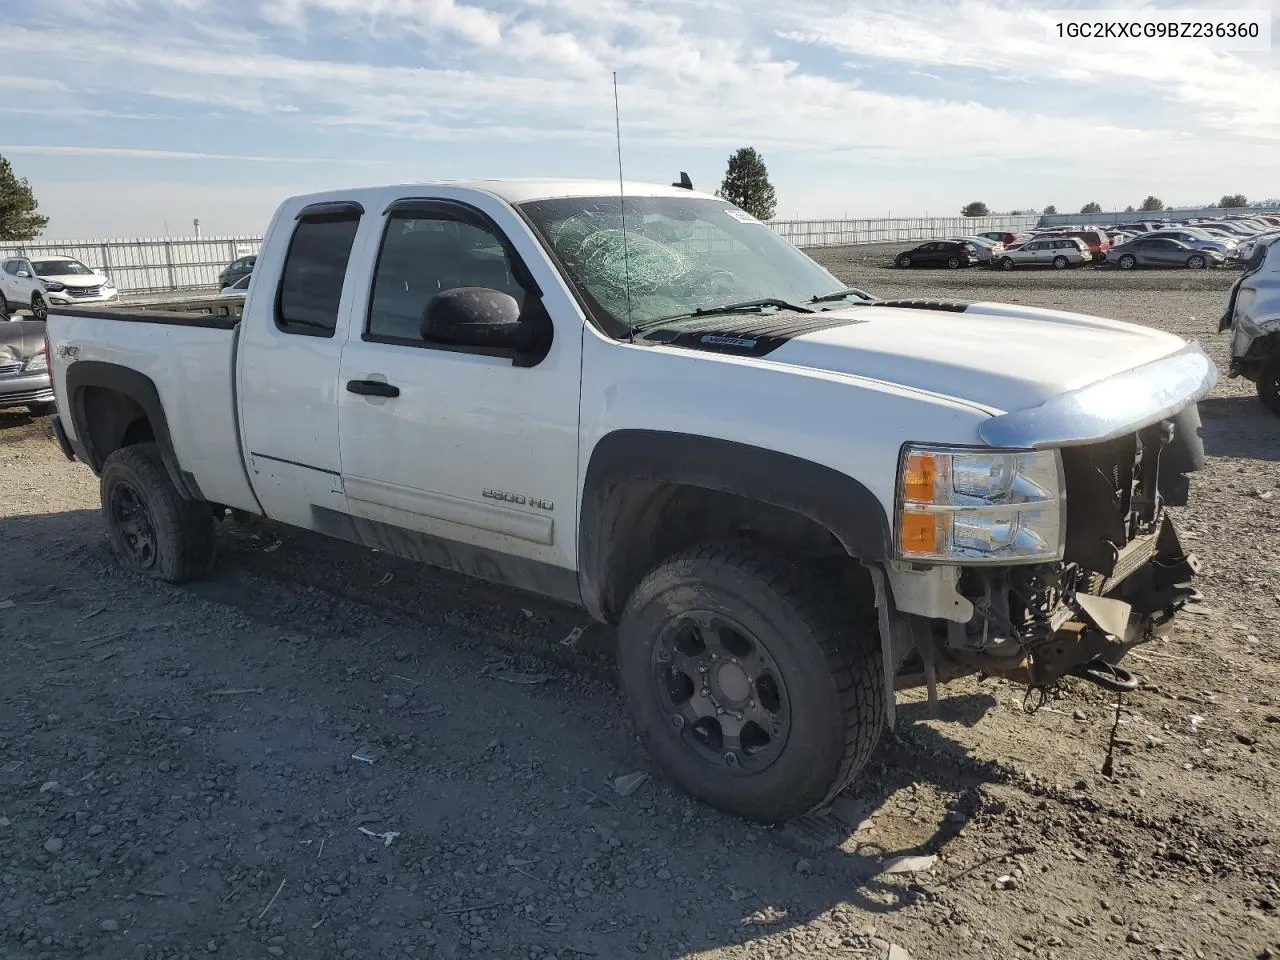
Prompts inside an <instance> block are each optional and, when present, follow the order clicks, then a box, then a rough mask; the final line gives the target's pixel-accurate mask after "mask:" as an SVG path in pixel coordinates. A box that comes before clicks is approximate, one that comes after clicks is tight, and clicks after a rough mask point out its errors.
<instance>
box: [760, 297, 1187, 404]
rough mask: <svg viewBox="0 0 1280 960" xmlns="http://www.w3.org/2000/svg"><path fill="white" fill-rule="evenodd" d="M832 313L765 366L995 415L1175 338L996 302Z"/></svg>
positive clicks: (1178, 342) (1115, 368) (1159, 351)
mask: <svg viewBox="0 0 1280 960" xmlns="http://www.w3.org/2000/svg"><path fill="white" fill-rule="evenodd" d="M897 304H898V305H896V306H888V305H869V306H863V307H854V308H850V309H848V310H840V311H832V313H831V315H830V316H831V319H833V320H834V319H837V318H845V317H847V318H848V319H849V320H850V321H852V322H851V323H847V324H844V325H840V326H831V327H827V328H826V329H822V330H818V331H815V332H811V333H805V334H802V335H800V336H797V337H795V338H793V339H790V340H788V341H787V342H786V343H784V344H783V345H782V346H781V347H779V348H777V349H776V350H773V351H771V352H770V353H769V354H768V359H769V360H772V361H775V362H778V363H785V364H794V365H795V366H799V367H809V368H813V369H818V370H829V371H833V372H837V373H845V374H852V375H854V376H859V377H869V378H872V379H875V380H882V381H886V382H888V383H895V384H901V385H903V386H907V387H914V388H916V389H920V390H927V391H930V392H932V393H938V394H944V395H946V396H949V397H954V398H956V399H958V400H963V401H967V402H969V403H972V404H977V405H980V406H982V407H985V408H987V409H988V410H990V411H991V412H993V413H1004V412H1008V411H1012V410H1022V409H1025V408H1028V407H1034V406H1038V405H1040V404H1042V403H1044V402H1045V401H1046V400H1048V399H1050V398H1051V397H1055V396H1057V395H1059V394H1061V393H1064V392H1066V391H1069V390H1074V389H1077V388H1079V387H1082V386H1085V385H1086V384H1090V383H1094V382H1095V381H1098V380H1103V379H1105V378H1107V377H1110V376H1114V375H1115V374H1117V373H1120V372H1122V371H1125V370H1129V369H1132V368H1133V367H1137V366H1140V365H1142V364H1145V363H1149V362H1150V361H1152V360H1158V359H1160V358H1161V357H1165V356H1168V355H1169V354H1172V353H1175V352H1177V351H1178V350H1180V349H1182V348H1183V347H1185V346H1186V341H1184V340H1183V339H1182V338H1180V337H1177V336H1174V335H1172V334H1168V333H1162V332H1160V331H1158V330H1152V329H1150V328H1147V327H1141V326H1137V325H1134V324H1129V323H1122V322H1120V321H1118V320H1107V319H1104V318H1102V317H1092V316H1088V315H1085V314H1078V313H1067V312H1064V311H1060V310H1042V309H1038V308H1035V307H1022V306H1013V305H1009V304H1001V303H950V302H943V303H939V302H933V303H930V302H926V301H897Z"/></svg>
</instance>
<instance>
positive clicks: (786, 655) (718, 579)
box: [618, 563, 844, 820]
mask: <svg viewBox="0 0 1280 960" xmlns="http://www.w3.org/2000/svg"><path fill="white" fill-rule="evenodd" d="M735 575H736V576H735ZM734 580H737V581H738V583H734V582H733V581H734ZM672 610H681V611H684V610H706V611H709V612H712V613H717V614H720V615H721V616H723V617H725V618H727V619H729V620H731V621H735V622H737V623H740V624H741V625H742V626H743V627H744V628H745V629H747V630H748V631H750V632H751V633H752V634H754V635H755V636H756V637H757V638H758V639H759V640H760V641H761V642H762V643H763V644H764V645H765V647H766V648H767V649H768V651H769V653H770V655H771V656H772V657H773V659H774V662H775V663H776V664H777V666H778V669H779V671H780V673H781V674H782V681H783V684H784V685H785V687H786V692H787V700H788V702H789V704H790V708H791V726H790V730H789V733H788V739H787V743H786V746H785V747H784V748H783V750H782V753H781V754H780V755H779V756H778V757H777V758H776V759H775V761H774V762H773V763H772V764H771V765H770V766H768V767H767V768H765V769H764V770H762V771H760V772H759V773H757V774H755V775H752V776H745V775H741V774H734V773H731V772H729V770H728V768H726V769H725V770H723V771H721V770H718V769H717V768H716V767H715V766H714V765H712V764H711V763H709V762H708V761H706V760H704V759H703V758H702V757H700V756H698V755H697V754H695V753H694V752H693V750H692V749H691V748H689V747H687V746H685V745H684V744H683V743H682V742H681V732H680V731H679V730H677V728H676V727H675V725H674V724H673V723H672V722H671V718H670V716H668V715H665V714H664V713H662V709H661V704H660V703H659V701H658V698H657V696H656V694H655V692H654V682H653V679H652V677H653V673H652V671H653V668H652V655H653V649H654V645H655V644H656V643H657V641H658V639H659V638H660V637H661V636H662V634H663V631H664V629H665V627H666V625H667V624H668V623H669V620H670V616H671V611H672ZM618 643H619V650H618V664H619V672H620V675H621V679H622V684H623V688H624V690H625V691H626V694H627V699H628V702H629V703H630V704H631V706H632V711H633V717H634V719H635V723H636V726H637V728H638V730H639V733H640V735H641V736H642V737H643V738H644V740H645V742H646V743H647V745H648V747H649V750H650V753H651V755H652V757H653V759H654V761H655V762H656V763H657V764H658V766H659V767H660V768H662V770H663V771H664V772H665V773H666V774H667V775H668V776H669V777H670V778H671V779H673V780H675V781H676V782H677V783H679V784H681V785H683V786H684V787H685V789H687V790H689V791H690V792H691V793H694V794H695V795H697V796H699V797H701V798H702V799H703V800H706V801H707V802H708V803H710V804H712V805H713V806H716V807H718V808H720V809H723V810H729V811H731V812H734V813H738V814H740V815H742V816H745V817H749V818H751V819H762V820H774V819H778V818H777V817H772V816H764V817H762V816H760V815H759V811H760V810H761V809H768V808H772V807H777V806H778V805H779V804H780V803H783V802H784V801H785V800H792V801H795V802H794V806H795V810H794V812H793V813H789V814H787V815H796V814H799V813H803V812H804V811H805V809H807V808H808V807H811V806H812V805H813V804H816V803H818V802H819V801H821V800H822V799H823V796H824V795H825V792H826V790H827V787H828V786H829V785H830V784H831V783H832V782H833V781H834V780H835V779H836V777H837V776H838V774H839V768H840V763H841V759H842V757H843V753H844V719H843V714H842V712H841V708H840V698H839V691H838V689H837V687H836V680H835V677H834V676H833V675H832V674H831V672H830V670H829V669H828V668H827V666H826V662H825V660H824V658H823V654H822V651H821V649H820V646H819V641H818V640H817V638H815V637H814V636H813V633H812V631H811V629H810V627H809V625H808V624H807V623H806V622H805V620H804V618H803V617H801V616H799V615H798V613H797V612H796V610H795V609H794V608H793V607H791V606H790V605H789V604H787V603H786V602H785V600H783V599H782V598H780V597H779V596H777V595H776V594H775V593H774V591H773V590H771V589H770V588H768V587H767V585H765V584H763V583H761V582H760V581H758V580H756V579H755V578H752V577H750V576H749V575H743V574H741V573H738V572H737V571H735V570H733V569H732V568H729V567H726V566H723V565H717V564H710V563H709V564H705V565H704V566H703V567H701V568H700V569H699V570H698V571H697V573H696V574H695V573H687V574H684V575H682V576H680V577H679V578H675V579H663V580H662V581H661V582H654V581H653V580H650V581H646V583H645V584H642V586H641V587H640V588H639V589H638V590H637V591H636V594H635V595H634V596H633V597H632V599H631V602H630V603H629V604H628V605H627V610H626V612H625V614H624V616H623V619H622V624H621V626H620V628H619V632H618Z"/></svg>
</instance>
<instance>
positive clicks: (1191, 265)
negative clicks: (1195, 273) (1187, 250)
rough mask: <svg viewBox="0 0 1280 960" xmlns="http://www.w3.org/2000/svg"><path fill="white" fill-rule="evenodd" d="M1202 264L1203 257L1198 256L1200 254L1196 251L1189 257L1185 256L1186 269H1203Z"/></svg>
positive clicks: (1203, 261)
mask: <svg viewBox="0 0 1280 960" xmlns="http://www.w3.org/2000/svg"><path fill="white" fill-rule="evenodd" d="M1204 264H1205V259H1204V257H1202V256H1200V254H1198V253H1197V254H1193V255H1192V256H1190V257H1187V269H1188V270H1203V269H1204Z"/></svg>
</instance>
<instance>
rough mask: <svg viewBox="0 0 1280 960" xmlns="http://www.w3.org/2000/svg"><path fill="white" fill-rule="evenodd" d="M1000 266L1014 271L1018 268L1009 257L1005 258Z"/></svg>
mask: <svg viewBox="0 0 1280 960" xmlns="http://www.w3.org/2000/svg"><path fill="white" fill-rule="evenodd" d="M1000 266H1001V267H1003V268H1004V269H1006V270H1012V269H1013V268H1014V267H1015V266H1017V264H1015V263H1014V262H1013V261H1012V260H1011V259H1010V258H1009V257H1005V258H1003V259H1002V260H1001V261H1000Z"/></svg>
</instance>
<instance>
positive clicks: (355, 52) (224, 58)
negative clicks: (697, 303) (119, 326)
mask: <svg viewBox="0 0 1280 960" xmlns="http://www.w3.org/2000/svg"><path fill="white" fill-rule="evenodd" d="M0 3H2V4H3V7H4V14H3V23H2V24H0V154H4V155H5V156H7V157H8V158H9V159H10V161H11V162H12V163H13V164H14V166H15V168H16V169H17V170H18V172H19V173H20V174H21V175H23V176H26V177H27V178H28V179H29V180H30V181H31V183H32V185H33V187H34V188H35V189H36V191H37V196H38V198H39V200H40V203H41V206H42V209H43V210H44V212H45V213H47V214H48V215H49V216H50V217H51V223H50V226H49V229H48V231H47V236H48V237H50V238H52V239H64V238H77V237H90V236H92V237H106V236H156V235H162V234H164V233H165V232H166V230H167V231H168V232H169V233H170V234H172V235H174V236H178V235H186V234H190V233H191V221H192V219H193V218H196V217H198V218H199V219H200V220H201V223H202V228H203V230H204V232H205V233H206V234H229V233H249V234H255V233H258V232H260V231H261V230H262V229H263V228H264V226H265V224H266V221H267V219H268V217H269V216H270V213H271V210H272V209H273V208H274V206H275V204H276V203H277V202H278V201H279V200H280V199H281V198H283V197H284V196H287V195H289V194H293V193H300V192H307V191H311V190H319V189H327V188H331V187H340V186H344V185H361V184H372V183H390V182H404V181H420V180H430V179H434V178H451V177H471V176H485V177H488V176H544V175H545V176H593V177H615V176H616V174H617V167H616V162H617V161H616V157H615V155H614V141H613V113H612V110H613V95H612V88H611V74H612V72H613V71H617V73H618V78H619V87H620V99H621V112H622V128H623V140H624V143H623V151H624V161H625V166H626V174H627V178H628V179H636V180H657V181H660V182H664V183H665V182H670V181H671V180H672V179H674V178H675V177H676V175H677V174H678V172H679V171H680V170H687V171H689V173H690V174H691V175H692V177H693V181H694V184H695V186H697V187H699V188H700V189H708V190H711V189H714V187H715V186H716V185H717V184H718V183H719V180H720V178H721V176H722V175H723V172H724V163H725V159H726V157H727V155H728V154H729V153H730V152H731V151H732V150H733V149H734V148H736V147H738V146H742V145H753V146H755V147H756V148H757V149H759V150H760V151H761V152H762V153H763V154H764V157H765V159H766V161H767V162H768V165H769V169H770V172H771V174H772V178H773V181H774V185H775V187H776V188H777V192H778V198H779V209H778V215H779V216H785V217H791V216H797V215H798V216H804V217H840V216H843V215H845V214H848V215H849V216H884V215H888V214H893V215H919V214H924V213H930V214H952V213H955V212H958V210H959V208H960V206H961V205H962V204H963V203H964V202H966V201H968V200H973V199H982V200H985V201H986V202H987V203H988V204H989V205H990V206H991V207H992V208H993V209H1004V210H1007V209H1010V208H1015V207H1022V208H1026V207H1036V208H1039V207H1042V206H1044V205H1045V204H1048V203H1053V204H1055V205H1056V206H1057V207H1058V208H1059V209H1060V210H1075V209H1078V208H1079V206H1080V205H1081V204H1083V203H1085V202H1087V201H1091V200H1096V201H1098V202H1099V203H1101V204H1102V205H1103V207H1104V208H1107V209H1110V208H1112V207H1113V206H1117V207H1123V206H1124V205H1126V204H1129V203H1133V204H1137V203H1138V202H1139V201H1141V199H1142V198H1143V197H1144V196H1146V195H1147V194H1148V193H1153V192H1154V193H1155V194H1157V195H1158V196H1160V197H1162V198H1163V199H1164V200H1165V201H1166V202H1169V203H1174V202H1185V203H1195V202H1201V201H1205V200H1216V199H1217V198H1218V197H1220V196H1221V195H1222V194H1224V193H1228V192H1232V193H1234V192H1238V191H1239V192H1244V193H1245V194H1247V195H1248V196H1249V197H1251V198H1254V199H1263V198H1266V197H1275V196H1280V163H1278V162H1277V158H1278V157H1280V54H1277V53H1276V52H1275V51H1271V52H1266V53H1225V52H1218V51H1214V50H1210V49H1205V48H1203V47H1179V48H1177V49H1176V50H1175V49H1174V48H1172V47H1170V46H1168V45H1167V44H1161V43H1160V42H1158V41H1138V42H1127V41H1112V42H1109V43H1107V44H1105V45H1088V44H1075V45H1071V44H1067V43H1052V42H1050V40H1049V39H1048V35H1047V30H1046V25H1047V24H1048V23H1050V22H1052V16H1051V13H1050V11H1052V10H1054V9H1063V8H1072V7H1074V8H1077V9H1086V8H1093V9H1100V8H1101V7H1102V6H1103V5H1102V4H1097V3H1094V4H1088V5H1084V4H1078V3H1072V2H1071V0H1051V2H1045V3H1036V2H1032V0H950V2H934V0H913V2H911V3H910V4H907V3H903V2H901V0H783V2H777V0H732V2H730V0H632V2H622V0H262V2H257V3H247V2H239V0H216V2H215V0H0ZM1180 6H1181V7H1183V8H1186V9H1192V10H1238V9H1242V8H1250V9H1255V10H1263V11H1267V12H1268V13H1269V15H1270V16H1271V17H1272V18H1275V17H1276V16H1277V14H1280V0H1269V2H1259V0H1228V2H1224V3H1215V2H1212V0H1197V2H1193V3H1185V4H1178V3H1172V2H1169V3H1160V4H1144V3H1141V2H1140V0H1135V2H1130V3H1127V4H1124V5H1123V7H1122V9H1125V10H1135V9H1139V8H1142V9H1148V10H1150V9H1176V8H1178V7H1180ZM1275 31H1276V34H1277V36H1278V37H1280V26H1276V27H1275Z"/></svg>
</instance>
